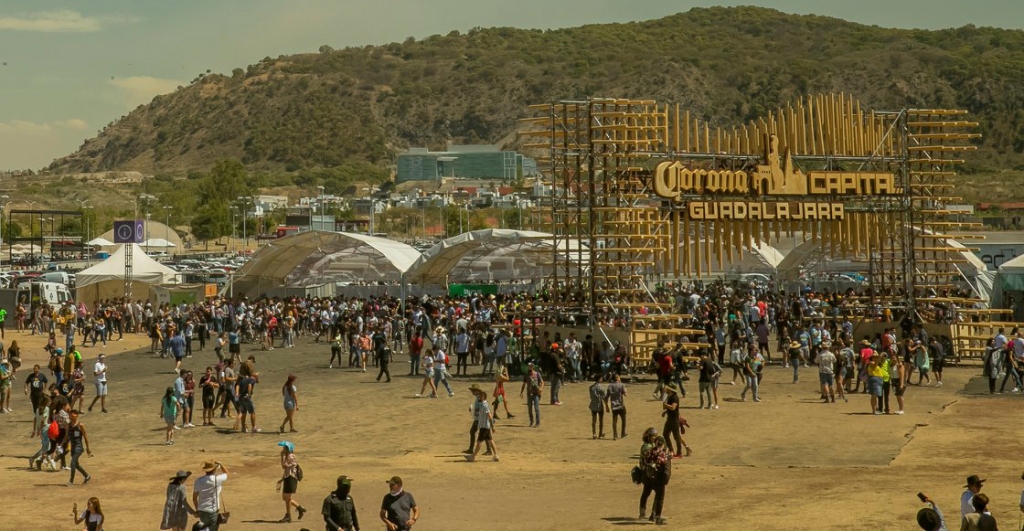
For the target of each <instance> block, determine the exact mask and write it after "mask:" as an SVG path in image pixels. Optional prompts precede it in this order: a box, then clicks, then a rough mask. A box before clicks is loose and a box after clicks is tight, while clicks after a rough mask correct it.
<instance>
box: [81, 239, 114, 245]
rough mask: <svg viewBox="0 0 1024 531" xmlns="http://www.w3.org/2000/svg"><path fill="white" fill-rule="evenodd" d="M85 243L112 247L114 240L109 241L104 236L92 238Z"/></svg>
mask: <svg viewBox="0 0 1024 531" xmlns="http://www.w3.org/2000/svg"><path fill="white" fill-rule="evenodd" d="M85 244H86V245H92V246H94V247H112V246H114V245H116V244H115V243H114V242H112V241H110V240H108V239H106V238H93V239H91V240H89V241H87V242H85Z"/></svg>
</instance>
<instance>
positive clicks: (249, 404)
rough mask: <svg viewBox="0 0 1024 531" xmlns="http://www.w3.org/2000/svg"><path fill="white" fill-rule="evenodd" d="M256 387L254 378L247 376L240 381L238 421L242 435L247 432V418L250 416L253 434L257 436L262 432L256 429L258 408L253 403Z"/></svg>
mask: <svg viewBox="0 0 1024 531" xmlns="http://www.w3.org/2000/svg"><path fill="white" fill-rule="evenodd" d="M255 387H256V379H255V378H253V377H252V376H249V375H246V376H244V377H242V379H241V380H239V381H238V389H237V396H238V421H239V424H240V426H241V429H242V433H245V432H246V431H247V430H246V428H245V418H246V416H248V417H249V418H250V419H251V420H250V423H251V425H252V433H253V434H257V433H259V432H260V431H261V430H260V429H259V428H257V427H256V406H255V404H253V401H252V394H253V390H254V389H255Z"/></svg>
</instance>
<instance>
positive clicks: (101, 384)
mask: <svg viewBox="0 0 1024 531" xmlns="http://www.w3.org/2000/svg"><path fill="white" fill-rule="evenodd" d="M106 362H107V356H106V355H104V354H100V356H99V359H98V360H97V361H96V365H94V366H93V369H92V374H93V376H95V377H96V396H95V397H94V398H93V399H92V403H91V404H89V411H90V412H91V411H92V408H93V406H95V405H96V401H97V400H99V401H100V410H101V411H103V412H104V413H106V412H107V363H106Z"/></svg>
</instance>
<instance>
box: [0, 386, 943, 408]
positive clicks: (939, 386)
mask: <svg viewBox="0 0 1024 531" xmlns="http://www.w3.org/2000/svg"><path fill="white" fill-rule="evenodd" d="M935 387H942V382H937V383H936V384H935ZM7 411H10V410H9V409H8V410H7Z"/></svg>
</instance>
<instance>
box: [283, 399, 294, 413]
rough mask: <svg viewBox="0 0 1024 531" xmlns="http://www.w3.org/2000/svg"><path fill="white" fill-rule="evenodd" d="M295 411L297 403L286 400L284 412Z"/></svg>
mask: <svg viewBox="0 0 1024 531" xmlns="http://www.w3.org/2000/svg"><path fill="white" fill-rule="evenodd" d="M294 409H295V401H294V400H285V401H284V410H285V411H293V410H294Z"/></svg>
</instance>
